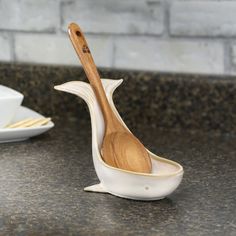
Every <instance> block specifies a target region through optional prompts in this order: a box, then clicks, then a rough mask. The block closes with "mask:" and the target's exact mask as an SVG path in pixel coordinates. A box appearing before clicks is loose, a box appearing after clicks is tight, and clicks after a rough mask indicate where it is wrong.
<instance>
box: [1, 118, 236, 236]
mask: <svg viewBox="0 0 236 236" xmlns="http://www.w3.org/2000/svg"><path fill="white" fill-rule="evenodd" d="M87 118H88V119H84V120H80V119H67V120H66V122H65V119H58V120H54V121H55V123H56V126H55V128H54V129H52V130H51V131H50V132H48V133H46V134H43V135H41V136H38V137H36V138H33V139H30V140H28V141H25V142H21V143H11V144H10V143H9V144H1V145H0V154H1V155H0V234H1V235H22V236H23V235H44V236H45V235H181V236H182V235H227V236H233V235H235V234H236V221H235V215H236V204H235V196H236V188H235V171H236V150H235V143H236V137H233V136H229V135H219V136H215V135H214V136H212V135H205V134H203V133H194V134H191V133H188V132H184V131H182V132H172V131H161V130H158V129H157V128H155V129H154V128H150V127H149V128H148V127H142V128H138V129H136V130H135V132H134V133H135V135H137V136H138V137H139V138H140V139H141V140H142V141H143V143H144V144H145V146H147V147H148V148H149V149H150V150H151V151H153V152H154V153H156V154H158V155H160V156H164V157H167V158H169V159H172V160H175V161H177V162H179V163H181V164H182V165H183V167H184V170H185V174H184V179H183V182H182V183H181V185H180V186H179V188H178V189H177V190H176V191H175V192H174V193H173V194H172V195H170V196H169V197H167V198H165V199H163V200H159V201H151V202H142V201H133V200H126V199H122V198H118V197H115V196H112V195H109V194H101V193H89V192H84V191H83V188H84V187H86V186H88V185H91V184H95V183H97V182H98V179H97V177H96V174H95V171H94V168H93V163H92V156H91V131H90V123H89V117H88V114H87Z"/></svg>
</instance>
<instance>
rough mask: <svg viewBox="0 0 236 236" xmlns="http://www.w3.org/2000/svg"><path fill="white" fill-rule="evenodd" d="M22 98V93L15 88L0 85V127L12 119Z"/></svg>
mask: <svg viewBox="0 0 236 236" xmlns="http://www.w3.org/2000/svg"><path fill="white" fill-rule="evenodd" d="M23 98H24V96H23V94H21V93H19V92H17V91H16V90H14V89H11V88H8V87H6V86H3V85H0V128H3V127H5V126H7V125H8V124H9V123H10V122H11V121H12V119H13V118H14V116H15V114H16V112H17V110H18V109H19V108H20V105H21V103H22V101H23Z"/></svg>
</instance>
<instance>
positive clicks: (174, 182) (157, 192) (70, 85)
mask: <svg viewBox="0 0 236 236" xmlns="http://www.w3.org/2000/svg"><path fill="white" fill-rule="evenodd" d="M122 81H123V80H108V79H102V84H103V86H104V89H105V92H106V95H107V97H108V100H109V103H110V105H111V107H112V110H113V111H114V112H115V114H116V116H117V117H118V119H119V120H120V121H121V122H122V123H123V125H124V126H126V125H125V123H124V122H123V120H122V119H121V117H120V115H119V113H118V111H117V110H116V108H115V105H114V103H113V100H112V95H113V92H114V90H115V89H116V88H117V87H118V86H119V85H120V84H121V83H122ZM55 89H57V90H61V91H65V92H68V93H72V94H75V95H77V96H79V97H81V98H82V99H84V100H85V102H86V103H87V105H88V107H89V111H90V116H91V122H92V154H93V162H94V166H95V170H96V173H97V176H98V178H99V180H100V183H99V184H96V185H93V186H89V187H86V188H85V189H84V190H85V191H92V192H103V193H110V194H113V195H116V196H119V197H124V198H129V199H135V200H157V199H162V198H164V197H165V196H167V195H169V194H171V193H172V192H173V191H174V190H175V189H176V188H177V187H178V186H179V184H180V182H181V180H182V177H183V168H182V166H181V165H180V164H178V163H176V162H174V161H171V160H168V159H165V158H161V157H159V156H156V155H155V154H153V153H151V152H150V151H148V152H149V154H150V157H151V161H152V173H151V174H142V173H137V172H132V171H126V170H122V169H118V168H114V167H111V166H109V165H107V164H106V163H105V162H104V161H103V160H102V158H101V155H100V148H101V145H102V141H103V135H104V120H103V115H102V113H101V110H100V107H99V104H98V102H97V100H96V97H95V94H94V92H93V90H92V88H91V86H90V85H89V84H88V83H85V82H79V81H71V82H67V83H65V84H62V85H58V86H55ZM127 129H128V128H127Z"/></svg>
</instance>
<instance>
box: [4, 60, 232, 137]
mask: <svg viewBox="0 0 236 236" xmlns="http://www.w3.org/2000/svg"><path fill="white" fill-rule="evenodd" d="M100 74H101V76H102V77H104V78H113V79H120V78H123V79H124V82H123V84H122V85H121V86H120V87H119V88H118V89H117V91H116V92H115V94H114V100H115V103H116V106H117V108H118V110H119V112H120V114H121V115H122V117H123V119H124V120H125V122H126V123H127V125H128V126H129V127H131V128H134V129H136V128H138V127H142V126H145V125H146V124H149V125H151V126H152V127H153V128H156V127H158V128H160V127H162V128H167V129H172V130H173V129H176V130H180V129H184V130H197V131H199V130H201V131H203V132H209V131H214V132H217V133H222V132H223V133H226V132H227V133H232V134H236V78H234V77H230V76H222V77H220V76H203V75H201V76H200V75H181V74H163V73H158V72H140V71H136V72H135V71H122V70H104V69H103V70H101V73H100ZM72 80H80V81H86V82H87V80H86V78H85V74H84V72H83V70H82V69H81V68H80V67H68V66H65V67H62V66H57V67H56V66H54V67H53V66H39V65H18V64H0V84H4V85H7V86H10V87H12V88H15V89H17V90H19V91H21V92H22V93H24V95H25V100H24V105H26V106H29V107H31V108H34V109H36V110H37V111H39V112H41V113H43V114H45V115H48V116H53V117H58V116H64V114H67V115H68V114H69V116H74V117H77V116H79V117H80V118H81V119H83V118H84V114H85V113H86V106H82V105H81V104H82V103H83V102H82V99H77V98H76V97H75V96H74V95H70V94H66V93H63V92H58V91H55V90H54V89H53V86H54V85H58V84H61V83H65V82H67V81H72ZM67 117H68V116H67Z"/></svg>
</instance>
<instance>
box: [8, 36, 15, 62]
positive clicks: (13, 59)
mask: <svg viewBox="0 0 236 236" xmlns="http://www.w3.org/2000/svg"><path fill="white" fill-rule="evenodd" d="M8 36H9V41H10V54H11V61H12V62H15V61H16V53H15V37H14V33H13V32H8Z"/></svg>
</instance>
